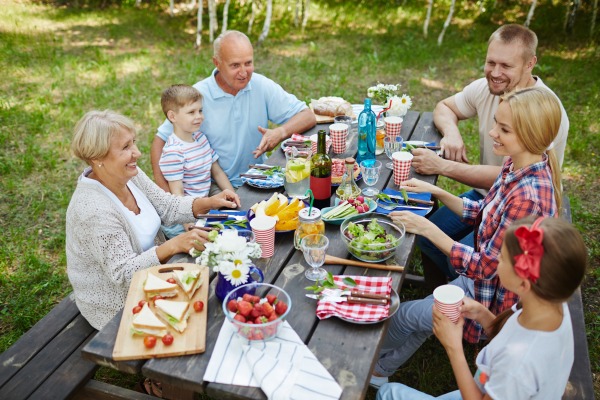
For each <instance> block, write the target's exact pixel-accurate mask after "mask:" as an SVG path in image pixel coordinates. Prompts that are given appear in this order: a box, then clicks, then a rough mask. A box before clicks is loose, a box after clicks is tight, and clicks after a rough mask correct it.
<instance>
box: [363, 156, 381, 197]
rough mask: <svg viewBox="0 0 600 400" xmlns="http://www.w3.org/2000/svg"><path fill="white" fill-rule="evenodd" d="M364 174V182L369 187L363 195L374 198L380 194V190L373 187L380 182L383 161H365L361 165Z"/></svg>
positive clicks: (364, 190)
mask: <svg viewBox="0 0 600 400" xmlns="http://www.w3.org/2000/svg"><path fill="white" fill-rule="evenodd" d="M360 170H361V172H362V180H363V182H364V183H365V184H366V185H367V186H368V187H366V188H364V189H363V190H362V193H363V194H364V195H365V196H367V197H374V196H376V195H377V194H378V193H379V189H376V188H374V187H371V186H373V185H374V184H376V183H377V181H378V180H379V171H380V170H381V161H378V160H364V161H362V162H361V163H360Z"/></svg>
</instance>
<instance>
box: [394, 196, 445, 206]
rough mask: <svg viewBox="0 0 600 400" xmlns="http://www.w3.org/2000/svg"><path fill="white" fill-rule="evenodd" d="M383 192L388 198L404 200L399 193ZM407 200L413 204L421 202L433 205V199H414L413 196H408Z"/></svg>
mask: <svg viewBox="0 0 600 400" xmlns="http://www.w3.org/2000/svg"><path fill="white" fill-rule="evenodd" d="M384 194H385V195H387V196H388V197H389V198H390V199H396V200H402V201H404V197H403V196H402V195H401V194H387V193H384ZM408 201H409V202H412V203H415V204H423V205H425V206H433V200H422V199H415V198H412V197H410V196H408Z"/></svg>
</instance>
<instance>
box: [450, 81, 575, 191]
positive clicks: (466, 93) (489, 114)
mask: <svg viewBox="0 0 600 400" xmlns="http://www.w3.org/2000/svg"><path fill="white" fill-rule="evenodd" d="M534 79H535V87H543V88H545V89H547V90H549V91H550V92H551V93H552V94H554V92H552V90H550V88H548V86H546V85H545V84H544V82H542V80H541V79H540V78H539V77H537V76H534ZM554 95H555V96H556V94H554ZM500 97H501V96H496V95H493V94H491V93H490V89H489V87H488V83H487V80H486V79H485V78H481V79H477V80H476V81H474V82H472V83H470V84H469V85H467V86H465V88H464V89H463V90H462V92H459V93H457V94H456V95H455V96H454V101H455V102H456V107H457V108H458V111H460V113H461V114H462V115H464V116H465V117H467V118H473V117H478V118H479V163H480V164H481V165H497V166H501V165H502V164H503V162H504V157H502V156H497V155H495V154H494V150H493V142H494V141H493V140H492V138H491V137H490V135H489V132H490V131H491V130H492V128H493V127H494V116H495V114H496V110H497V109H498V105H499V104H500ZM556 99H557V100H558V102H559V104H560V111H561V121H560V127H559V129H558V134H557V135H556V139H554V147H553V148H554V151H555V152H556V158H557V159H558V164H559V165H560V166H561V167H562V163H563V159H564V157H565V148H566V147H567V136H568V134H569V117H567V112H566V111H565V109H564V107H563V105H562V103H561V102H560V99H559V98H558V96H556ZM476 190H477V191H478V192H480V193H482V194H483V195H484V196H485V195H486V194H487V191H485V190H482V189H476Z"/></svg>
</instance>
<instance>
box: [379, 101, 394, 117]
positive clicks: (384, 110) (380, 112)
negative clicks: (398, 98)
mask: <svg viewBox="0 0 600 400" xmlns="http://www.w3.org/2000/svg"><path fill="white" fill-rule="evenodd" d="M392 102H393V100H392V99H390V106H389V107H388V108H384V109H383V110H381V111H379V114H377V118H376V120H377V121H379V118H380V117H381V114H383V113H384V112H386V111H387V110H389V109H390V108H392Z"/></svg>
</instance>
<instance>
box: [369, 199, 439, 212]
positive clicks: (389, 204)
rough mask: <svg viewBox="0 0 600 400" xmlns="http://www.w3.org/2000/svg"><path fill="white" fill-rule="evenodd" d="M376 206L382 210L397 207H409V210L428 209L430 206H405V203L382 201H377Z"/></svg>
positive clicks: (391, 209) (390, 209)
mask: <svg viewBox="0 0 600 400" xmlns="http://www.w3.org/2000/svg"><path fill="white" fill-rule="evenodd" d="M377 206H379V207H381V208H383V209H384V210H388V211H393V210H395V209H397V208H404V209H410V210H429V209H430V208H431V207H419V206H407V205H406V204H400V203H384V202H380V201H378V202H377Z"/></svg>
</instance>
